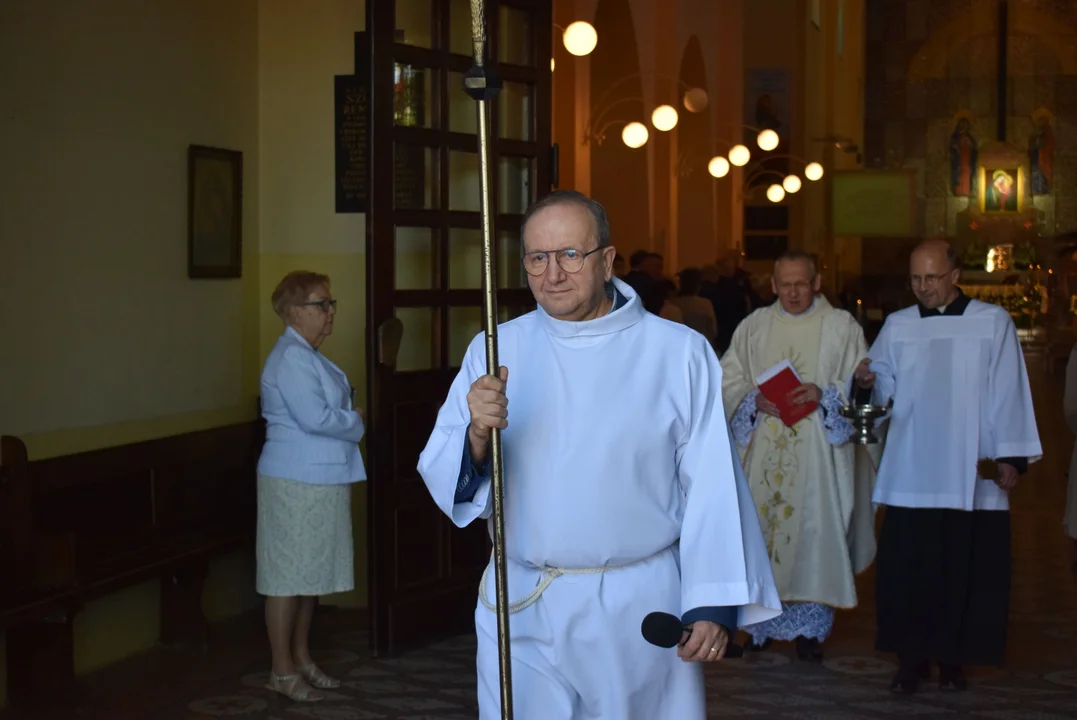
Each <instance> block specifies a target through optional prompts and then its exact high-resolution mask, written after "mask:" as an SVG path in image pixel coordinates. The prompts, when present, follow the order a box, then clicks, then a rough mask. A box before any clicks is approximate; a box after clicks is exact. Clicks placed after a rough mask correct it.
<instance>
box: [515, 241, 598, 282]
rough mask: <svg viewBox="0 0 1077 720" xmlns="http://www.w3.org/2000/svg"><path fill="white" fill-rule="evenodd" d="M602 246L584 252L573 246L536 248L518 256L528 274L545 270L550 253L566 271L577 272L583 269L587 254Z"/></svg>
mask: <svg viewBox="0 0 1077 720" xmlns="http://www.w3.org/2000/svg"><path fill="white" fill-rule="evenodd" d="M602 249H603V248H600V247H596V248H595V249H594V250H591V251H589V252H584V251H583V250H577V249H575V248H565V249H564V250H536V251H535V252H529V253H524V256H523V257H522V258H520V262H521V263H522V264H523V266H524V270H526V271H527V274H528V275H535V276H538V275H541V274H543V273H544V272H546V268H547V267H548V266H549V264H550V255H554V256H555V257H556V258H557V265H558V267H560V268H561V269H562V270H564V271H565V272H567V273H578V272H579V271H580V270H582V269H583V263H584V261H585V260H587V256H588V255H591V254H592V253H596V252H598V251H599V250H602Z"/></svg>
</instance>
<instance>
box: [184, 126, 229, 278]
mask: <svg viewBox="0 0 1077 720" xmlns="http://www.w3.org/2000/svg"><path fill="white" fill-rule="evenodd" d="M242 251H243V153H241V152H239V151H236V150H224V149H221V148H213V147H205V146H202V145H191V146H190V147H188V148H187V277H189V278H238V277H241V276H242V273H243V262H242Z"/></svg>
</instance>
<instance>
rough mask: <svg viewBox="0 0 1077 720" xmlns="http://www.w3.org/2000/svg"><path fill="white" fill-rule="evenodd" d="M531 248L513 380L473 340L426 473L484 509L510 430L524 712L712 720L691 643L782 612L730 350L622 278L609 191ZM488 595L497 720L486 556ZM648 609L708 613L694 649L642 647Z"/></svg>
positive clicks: (514, 629) (705, 653)
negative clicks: (665, 315) (740, 438)
mask: <svg viewBox="0 0 1077 720" xmlns="http://www.w3.org/2000/svg"><path fill="white" fill-rule="evenodd" d="M523 242H524V249H525V255H524V259H523V264H524V267H525V269H526V270H527V271H528V277H529V284H530V287H531V290H532V292H533V293H534V295H535V298H536V301H537V302H538V305H539V308H538V309H537V310H535V311H534V312H532V313H529V314H526V315H524V316H522V317H520V318H517V319H515V320H512V321H510V322H508V323H505V324H503V325H501V326H500V327H499V330H498V333H499V353H500V359H501V361H502V362H503V363H504V366H503V368H507V371H506V370H504V369H503V370H502V378H501V379H497V378H494V377H492V376H489V375H486V374H485V360H484V357H485V353H484V341H483V338H482V337H481V336H479V337H476V338H475V339H474V341H473V342H472V343H471V345H470V347H469V348H468V350H467V354H466V356H465V357H464V359H463V363H462V366H461V369H460V373H459V375H458V376H457V377H456V379H455V381H454V382H453V384H452V387H451V388H450V390H449V394H448V398H447V399H446V402H445V404H444V405H443V406H442V408H441V411H440V412H439V414H438V418H437V422H436V425H435V428H434V431H433V433H432V434H431V437H430V440H429V442H428V444H427V446H426V448H425V449H424V450H423V452H422V455H421V456H420V460H419V471H420V473H421V474H422V477H423V479H424V480H425V482H426V484H427V487H428V488H429V490H430V493H431V495H432V496H433V498H434V500H435V502H436V503H437V504H438V506H439V507H440V508H441V509H442V510H443V511H444V512H445V514H446V515H448V516H449V517H450V518H452V520H453V522H454V523H455V524H456V525H458V526H464V525H466V524H468V523H470V522H472V521H474V520H476V519H478V518H482V519H489V517H490V513H491V494H490V483H489V480H488V466H486V465H485V463H486V462H487V460H488V458H487V457H486V452H487V447H486V443H487V441H488V437H489V428H490V427H493V426H497V427H504V430H503V435H502V437H503V443H504V469H505V496H506V497H505V503H506V504H505V528H506V530H505V532H506V546H507V557H508V570H509V571H508V580H509V585H508V591H509V599H510V602H511V603H512V604H511V607H510V611H511V612H512V615H511V621H510V628H511V632H510V638H511V649H512V681H513V688H512V691H513V702H514V707H515V711H516V717H517V718H522V719H524V720H529V719H532V718H534V719H535V720H539V719H541V720H576V719H578V718H579V719H582V718H610V719H613V718H616V719H617V720H703V718H704V717H705V714H706V710H705V696H704V689H703V676H702V670H701V666H700V665H699V663H698V662H684V661H683V660H682V659H681V657H678V655H688V656H689V657H686V659H689V660H702V661H706V660H715V659H717V658H719V657H720V656H721V655H722V653H723V652H724V649H725V643H726V642H727V640H728V637H727V635H728V633H729V632H731V631H732V630H733V629H734V627H736V626H739V625H744V624H747V623H752V622H758V621H762V620H766V619H768V618H771V617H773V616H775V615H777V614H778V613H779V612H780V607H781V605H780V601H779V599H778V595H777V591H776V589H775V586H774V580H773V576H772V574H771V570H770V563H769V561H768V558H767V555H766V548H765V546H764V544H763V537H762V534H761V532H760V530H759V522H758V520H757V518H756V514H755V509H754V507H753V503H752V499H751V494H750V492H749V491H748V488H747V485H746V482H745V479H744V477H743V473H742V472H741V470H740V466H739V463H737V462H736V459H735V458H734V456H733V454H732V440H731V436H730V432H729V429H728V427H727V425H726V421H725V413H724V411H723V408H722V398H721V367H720V365H719V364H718V359H717V357H716V356H715V355H714V352H713V350H712V349H711V348H710V346H709V344H708V343H707V341H706V340H705V339H704V338H703V336H701V335H699V334H698V333H696V332H695V331H693V330H691V329H689V328H687V327H685V326H683V325H678V324H675V323H671V322H668V321H665V320H662V319H660V318H658V317H656V316H655V315H652V314H650V313H647V312H646V311H645V310H644V309H643V307H642V305H641V303H640V299H639V297H638V296H637V295H636V293H635V292H634V291H633V290H632V289H631V288H630V287H629V286H628V285H626V284H625V283H623V282H621V281H619V280H615V279H611V268H612V264H613V258H614V255H615V253H616V251H615V250H614V248H613V247H612V246H611V245H610V242H609V226H608V224H607V222H606V217H605V211H604V210H603V209H602V206H601V205H599V204H598V203H597V202H594V201H592V200H590V199H588V198H586V197H585V196H583V195H580V194H579V193H574V192H568V191H559V192H555V193H553V194H551V195H549V196H547V197H546V198H544V199H543V200H541V201H540V202H538V203H537V204H536V205H534V206H533V207H532V208H531V209H530V210H529V211H528V213H527V215H525V219H524V230H523ZM506 377H507V381H505V378H506ZM480 588H481V589H480V598H479V602H478V604H477V607H476V612H475V625H476V631H477V634H478V659H477V665H478V676H479V713H480V717H481V718H483V719H484V720H493V718H497V717H500V714H499V698H500V696H499V682H498V654H497V621H496V615H495V613H494V612H493V607H494V606H493V603H494V599H495V596H494V581H493V572H492V568H487V572H486V575H485V577H484V581H483V583H482V585H481V586H480ZM652 611H660V612H667V613H672V614H675V615H678V616H680V617H681V619H682V621H684V622H685V623H686V624H687V623H694V625H693V632H692V636H691V638H690V639H689V640H688V641H687V643H686V644H684V646H683V647H682V648H680V649H679V650H677V649H663V648H659V647H655V646H652V645H649V644H648V643H647V642H646V641H645V640H644V639H643V637H642V636H641V633H640V624H641V622H642V620H643V618H644V617H645V616H646V615H647V614H648V613H650V612H652ZM723 628H724V630H723ZM682 642H684V641H682Z"/></svg>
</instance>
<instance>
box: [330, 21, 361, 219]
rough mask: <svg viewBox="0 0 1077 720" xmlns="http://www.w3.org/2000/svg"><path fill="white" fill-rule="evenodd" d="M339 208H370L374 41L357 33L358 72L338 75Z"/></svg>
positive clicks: (357, 210)
mask: <svg viewBox="0 0 1077 720" xmlns="http://www.w3.org/2000/svg"><path fill="white" fill-rule="evenodd" d="M333 95H334V100H333V105H334V113H333V114H334V117H335V127H334V135H335V147H336V163H335V174H336V211H337V212H338V213H365V212H367V210H368V209H369V207H370V42H369V38H368V37H367V34H366V33H365V32H359V33H356V34H355V74H354V75H337V76H336V77H335V78H334V93H333Z"/></svg>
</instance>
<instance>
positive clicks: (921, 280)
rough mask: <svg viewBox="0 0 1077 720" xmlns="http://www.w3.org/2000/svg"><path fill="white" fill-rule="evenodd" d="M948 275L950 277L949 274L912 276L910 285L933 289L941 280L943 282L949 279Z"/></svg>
mask: <svg viewBox="0 0 1077 720" xmlns="http://www.w3.org/2000/svg"><path fill="white" fill-rule="evenodd" d="M947 275H949V273H947V274H946V275H910V276H909V283H910V284H911V285H912V286H913V287H917V286H921V287H933V286H935V285H938V283H939V280H942V279H943V278H944V277H947Z"/></svg>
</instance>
